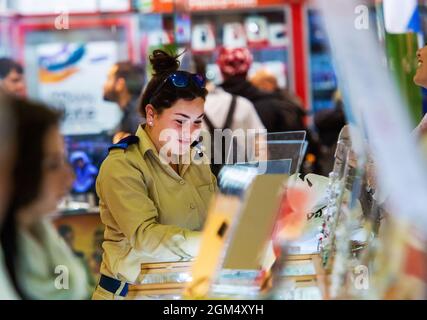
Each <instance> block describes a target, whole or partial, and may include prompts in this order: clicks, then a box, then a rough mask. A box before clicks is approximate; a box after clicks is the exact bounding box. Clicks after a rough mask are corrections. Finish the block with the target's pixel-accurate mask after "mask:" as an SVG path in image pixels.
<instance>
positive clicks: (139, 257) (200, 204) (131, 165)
mask: <svg viewBox="0 0 427 320" xmlns="http://www.w3.org/2000/svg"><path fill="white" fill-rule="evenodd" d="M136 136H137V137H138V138H139V141H138V142H137V143H134V144H131V145H129V146H128V147H127V148H126V147H125V148H122V149H120V148H117V149H112V150H111V151H110V154H109V156H108V157H107V158H106V160H105V161H104V162H103V164H102V166H101V169H100V173H99V176H98V179H97V182H96V190H97V193H98V196H99V198H100V204H99V205H100V212H101V220H102V222H103V223H104V224H105V226H106V229H105V235H104V236H105V240H104V243H103V249H104V254H103V259H102V260H103V261H102V265H101V273H102V274H104V275H106V276H109V277H112V278H115V279H118V280H121V281H125V282H128V283H136V282H139V281H140V280H141V279H140V278H139V276H140V270H141V264H142V263H150V262H166V261H181V260H190V259H192V258H193V257H195V256H196V254H197V252H198V248H199V240H200V231H201V229H202V227H203V224H204V222H205V218H206V214H207V209H208V206H209V201H210V198H211V196H212V195H213V194H214V193H215V192H216V189H217V186H216V179H215V177H214V176H213V175H212V173H211V171H210V166H209V163H208V159H207V158H206V156H204V155H203V157H202V158H200V159H197V157H196V158H194V156H195V155H196V150H195V149H192V151H191V159H192V160H191V162H190V163H189V164H180V165H179V170H178V171H179V174H178V173H176V172H175V171H174V170H173V169H172V168H171V167H170V165H168V164H166V163H163V162H162V161H161V160H160V157H159V153H158V152H157V150H156V148H155V146H154V144H153V143H152V141H151V139H150V138H149V136H148V134H147V132H146V131H145V130H144V128H143V127H140V128H139V129H138V130H137V132H136ZM194 159H196V160H197V161H195V160H194ZM193 160H194V161H193ZM199 160H202V161H199ZM98 288H99V287H98ZM101 289H102V288H101ZM104 296H105V295H104Z"/></svg>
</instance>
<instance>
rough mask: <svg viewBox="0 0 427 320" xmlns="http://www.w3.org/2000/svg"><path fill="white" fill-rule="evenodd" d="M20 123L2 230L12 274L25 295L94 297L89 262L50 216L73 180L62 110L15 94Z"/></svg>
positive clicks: (13, 107) (13, 105) (13, 106)
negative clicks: (75, 252)
mask: <svg viewBox="0 0 427 320" xmlns="http://www.w3.org/2000/svg"><path fill="white" fill-rule="evenodd" d="M10 105H11V108H10V110H11V112H12V114H13V116H14V119H15V122H16V129H17V139H16V143H15V146H16V160H15V163H14V165H13V168H12V174H13V181H12V183H11V185H12V186H13V189H12V192H11V197H10V202H9V204H8V207H7V210H6V216H5V218H4V221H3V225H2V228H1V231H0V237H1V245H2V249H3V254H4V257H5V261H6V268H7V274H8V275H9V276H10V278H11V280H12V283H13V285H14V286H15V289H16V291H17V292H18V294H19V295H20V296H21V297H22V298H24V299H83V298H87V297H88V288H87V285H88V284H87V279H86V273H85V270H84V267H83V266H82V265H81V264H80V262H79V261H78V259H76V258H75V257H74V255H73V253H72V251H71V250H70V248H68V246H67V245H66V243H65V242H64V241H63V239H61V237H60V236H59V234H58V232H57V231H56V229H55V228H54V226H53V225H52V224H51V222H50V221H49V220H48V219H47V214H49V213H52V212H54V211H55V210H56V207H57V204H58V202H59V201H60V200H61V199H62V198H63V197H64V196H65V195H66V194H67V193H68V191H69V190H70V188H71V185H72V182H73V181H72V172H71V168H70V167H69V165H68V164H67V162H66V157H65V150H64V141H63V138H62V136H61V134H60V131H59V115H58V114H57V113H56V112H54V111H52V110H51V109H48V108H47V107H45V106H43V105H40V104H36V103H32V102H28V101H25V100H21V99H12V100H11V103H10Z"/></svg>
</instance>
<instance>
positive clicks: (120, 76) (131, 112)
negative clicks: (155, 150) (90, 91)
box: [104, 61, 145, 143]
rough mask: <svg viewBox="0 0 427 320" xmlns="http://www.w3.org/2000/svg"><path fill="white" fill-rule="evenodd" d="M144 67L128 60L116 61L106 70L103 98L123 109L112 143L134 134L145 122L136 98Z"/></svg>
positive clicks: (142, 78) (139, 90)
mask: <svg viewBox="0 0 427 320" xmlns="http://www.w3.org/2000/svg"><path fill="white" fill-rule="evenodd" d="M144 73H145V69H144V67H143V66H141V65H136V64H132V63H131V62H129V61H125V62H118V63H116V64H115V65H113V66H112V67H111V69H110V71H109V72H108V76H107V79H106V81H105V84H104V100H105V101H110V102H115V103H117V105H118V106H119V108H120V110H122V111H123V117H122V120H121V122H120V126H119V128H118V131H117V132H116V133H115V136H114V138H113V143H117V142H118V141H120V140H121V139H123V138H125V137H126V136H128V135H131V134H135V132H136V130H137V129H138V126H139V125H140V124H141V123H145V119H144V118H143V117H141V114H140V113H139V111H138V98H139V95H140V93H141V91H142V88H143V87H144V81H145V80H144Z"/></svg>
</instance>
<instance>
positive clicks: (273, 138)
mask: <svg viewBox="0 0 427 320" xmlns="http://www.w3.org/2000/svg"><path fill="white" fill-rule="evenodd" d="M305 137H306V132H305V131H295V132H281V133H264V134H258V135H257V136H256V137H255V139H254V140H253V142H254V143H252V145H248V146H247V149H246V150H244V151H245V152H244V153H242V150H237V152H236V150H235V149H233V148H235V146H236V145H237V143H232V144H231V145H230V149H229V152H228V157H227V163H226V165H225V166H224V167H223V169H222V170H221V171H220V173H219V176H218V181H219V188H220V191H221V192H222V193H225V194H233V195H238V196H240V197H241V198H242V199H243V197H244V195H245V191H246V189H247V187H248V186H249V184H250V183H251V182H252V181H253V180H254V179H255V177H256V176H257V175H263V174H267V175H278V174H280V175H287V176H292V175H294V174H296V173H298V172H299V168H300V166H301V163H302V159H303V157H304V154H305V152H306V148H307V142H306V141H305ZM238 145H242V143H241V142H240V143H239V144H238ZM288 181H289V180H288ZM284 182H285V181H284ZM261 271H262V270H261V269H258V270H255V269H252V270H237V269H229V268H226V266H225V265H224V264H223V265H222V267H221V268H220V270H219V272H218V273H217V276H216V279H215V281H214V283H213V285H212V287H211V292H210V296H211V297H215V298H236V299H258V298H260V297H261V291H260V283H259V279H260V276H261Z"/></svg>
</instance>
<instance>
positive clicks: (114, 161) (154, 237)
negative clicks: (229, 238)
mask: <svg viewBox="0 0 427 320" xmlns="http://www.w3.org/2000/svg"><path fill="white" fill-rule="evenodd" d="M97 191H98V195H99V197H100V199H101V200H102V201H103V202H104V205H106V206H107V207H108V210H109V212H110V213H111V215H112V218H113V219H114V220H115V222H116V223H117V225H118V226H119V228H120V231H121V232H122V233H123V234H124V235H125V237H126V238H127V239H128V240H129V241H130V244H131V246H132V247H133V248H134V249H135V250H137V251H141V252H142V253H144V254H146V255H148V256H151V257H153V258H158V259H159V261H176V260H183V259H191V258H193V257H194V256H196V254H197V253H198V248H199V243H200V241H199V239H200V234H201V233H200V232H196V231H190V230H188V229H183V228H180V227H176V226H170V225H162V224H159V223H158V221H159V220H158V212H157V209H156V207H155V205H154V203H153V201H152V200H151V199H150V198H149V197H148V194H147V187H146V185H145V183H144V177H143V174H142V173H141V171H140V170H138V169H137V168H136V167H133V166H132V165H131V164H130V163H129V162H127V161H126V160H125V158H124V157H123V155H118V157H116V155H115V154H113V155H110V156H109V158H108V159H107V160H106V161H105V162H104V164H103V166H102V168H101V172H100V176H99V178H98V180H97Z"/></svg>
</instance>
